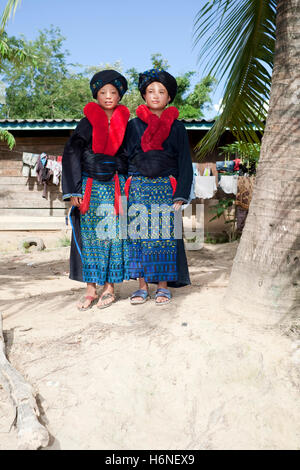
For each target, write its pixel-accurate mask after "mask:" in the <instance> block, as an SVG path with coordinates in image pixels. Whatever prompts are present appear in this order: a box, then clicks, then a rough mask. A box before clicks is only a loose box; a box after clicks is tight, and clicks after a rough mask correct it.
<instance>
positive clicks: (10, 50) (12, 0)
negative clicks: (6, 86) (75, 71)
mask: <svg viewBox="0 0 300 470" xmlns="http://www.w3.org/2000/svg"><path fill="white" fill-rule="evenodd" d="M20 2H21V0H8V2H7V4H6V6H5V8H4V11H3V13H2V17H1V25H0V72H1V71H2V69H3V62H4V61H6V62H7V61H10V62H11V63H13V64H15V65H17V64H19V63H22V62H25V61H28V59H29V57H28V56H27V54H26V52H25V51H24V50H23V49H22V48H19V47H16V46H13V45H11V44H10V42H9V40H8V38H7V35H6V33H5V31H4V29H5V25H6V23H7V21H8V20H9V18H10V17H11V15H14V14H15V11H16V8H17V7H18V5H19V4H20ZM1 95H2V93H1ZM1 101H3V96H1ZM0 140H1V141H4V142H6V143H7V145H8V147H9V148H10V149H12V148H13V147H14V145H15V139H14V136H13V135H12V134H11V133H10V132H8V131H4V130H1V131H0Z"/></svg>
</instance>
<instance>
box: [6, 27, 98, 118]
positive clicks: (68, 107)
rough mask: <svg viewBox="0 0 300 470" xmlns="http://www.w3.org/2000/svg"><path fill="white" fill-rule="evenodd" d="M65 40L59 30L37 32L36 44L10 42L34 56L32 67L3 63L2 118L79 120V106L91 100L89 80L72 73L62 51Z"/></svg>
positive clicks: (24, 40)
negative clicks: (5, 86)
mask: <svg viewBox="0 0 300 470" xmlns="http://www.w3.org/2000/svg"><path fill="white" fill-rule="evenodd" d="M63 42H64V37H63V36H62V35H61V33H60V31H59V29H58V28H53V27H51V28H50V29H49V30H44V31H40V34H39V36H38V37H37V39H36V40H35V41H26V39H25V38H24V37H22V38H21V39H17V38H15V37H13V38H11V39H10V43H11V44H14V45H18V46H19V47H22V48H24V49H25V50H26V51H27V53H28V54H29V55H30V56H31V57H34V58H35V60H34V62H35V63H34V64H32V63H24V64H21V65H19V66H17V67H16V66H15V65H13V64H12V63H11V61H4V63H3V65H4V70H3V81H4V82H5V83H7V84H9V85H8V87H7V88H6V103H5V104H4V105H2V106H1V116H2V118H8V117H10V118H20V119H29V118H44V119H46V118H80V117H81V116H82V105H83V103H86V102H87V101H89V100H90V90H89V80H88V78H87V77H86V76H85V75H84V74H83V73H82V74H80V73H72V72H71V71H70V67H69V66H68V64H67V56H68V52H67V51H65V50H63Z"/></svg>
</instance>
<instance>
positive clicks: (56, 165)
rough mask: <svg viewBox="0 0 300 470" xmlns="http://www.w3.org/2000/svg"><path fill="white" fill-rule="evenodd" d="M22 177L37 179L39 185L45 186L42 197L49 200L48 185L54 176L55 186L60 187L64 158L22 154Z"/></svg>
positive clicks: (42, 154) (44, 154) (43, 154)
mask: <svg viewBox="0 0 300 470" xmlns="http://www.w3.org/2000/svg"><path fill="white" fill-rule="evenodd" d="M22 161H23V167H22V175H23V176H25V177H29V176H31V177H36V178H37V181H38V183H39V184H43V185H44V189H43V194H42V197H43V198H45V199H47V184H48V181H49V180H50V178H51V176H52V181H53V183H54V184H55V185H59V183H60V176H61V173H62V156H61V155H58V156H55V155H48V154H46V153H45V152H42V153H41V154H38V153H30V152H22Z"/></svg>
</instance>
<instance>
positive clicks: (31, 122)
mask: <svg viewBox="0 0 300 470" xmlns="http://www.w3.org/2000/svg"><path fill="white" fill-rule="evenodd" d="M79 121H80V119H0V129H6V130H8V131H13V130H18V131H22V130H23V131H24V130H31V131H39V130H72V129H75V127H76V125H77V123H78V122H79ZM180 121H182V122H183V123H184V125H185V128H186V129H187V130H197V129H198V130H199V129H200V130H208V129H210V128H211V127H212V126H213V124H214V122H215V121H214V120H210V121H206V120H205V119H201V120H197V119H180Z"/></svg>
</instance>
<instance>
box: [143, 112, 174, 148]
mask: <svg viewBox="0 0 300 470" xmlns="http://www.w3.org/2000/svg"><path fill="white" fill-rule="evenodd" d="M136 115H137V116H138V117H139V118H140V119H141V120H142V121H144V122H145V123H146V124H148V127H147V129H146V130H145V132H144V134H143V136H142V139H141V147H142V149H143V151H144V152H148V151H149V150H163V147H162V143H163V142H164V141H165V140H166V138H167V137H169V135H170V131H171V127H172V124H173V122H174V121H175V119H177V118H178V116H179V112H178V109H177V108H175V106H171V107H170V108H167V109H165V110H164V111H163V112H162V114H161V116H160V118H159V117H158V116H156V114H153V113H151V111H150V110H149V108H147V106H146V105H145V104H141V105H140V106H139V107H138V108H137V110H136Z"/></svg>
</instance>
